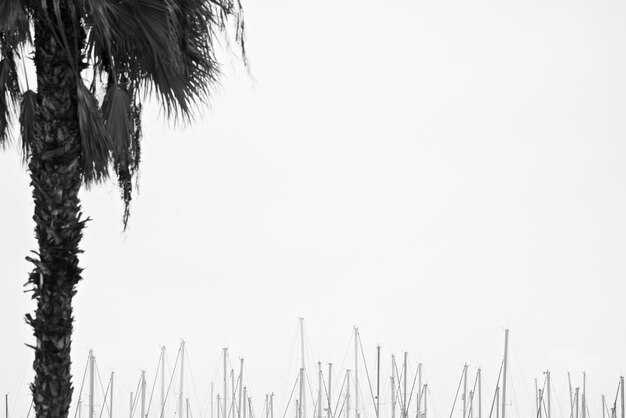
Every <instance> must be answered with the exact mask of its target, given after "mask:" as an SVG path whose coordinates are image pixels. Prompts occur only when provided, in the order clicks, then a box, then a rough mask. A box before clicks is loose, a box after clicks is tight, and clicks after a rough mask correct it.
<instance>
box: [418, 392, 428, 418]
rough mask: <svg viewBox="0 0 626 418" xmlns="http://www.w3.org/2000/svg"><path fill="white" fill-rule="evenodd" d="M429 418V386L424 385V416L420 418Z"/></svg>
mask: <svg viewBox="0 0 626 418" xmlns="http://www.w3.org/2000/svg"><path fill="white" fill-rule="evenodd" d="M427 417H428V384H425V385H424V413H423V416H421V417H419V418H427Z"/></svg>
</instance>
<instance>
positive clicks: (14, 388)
mask: <svg viewBox="0 0 626 418" xmlns="http://www.w3.org/2000/svg"><path fill="white" fill-rule="evenodd" d="M245 9H246V19H247V28H248V32H247V35H248V50H249V55H250V61H251V66H252V67H251V73H252V77H250V76H248V74H247V72H246V71H245V69H243V68H242V65H241V62H240V61H239V60H238V59H237V58H236V57H233V56H232V55H229V56H228V58H227V59H226V61H225V65H224V67H223V71H224V78H223V82H222V86H221V88H220V89H219V93H218V94H217V95H216V96H215V97H214V100H213V102H212V105H211V108H210V109H209V110H207V111H206V114H205V116H204V118H203V119H202V121H201V123H199V124H198V125H197V126H195V127H193V128H187V129H170V127H169V126H168V125H167V124H166V123H164V122H163V121H162V120H161V119H159V118H158V109H157V108H156V107H154V106H153V107H152V108H149V109H148V112H147V114H146V115H145V119H144V122H145V141H144V143H143V144H144V154H143V164H142V169H141V178H140V194H139V195H138V196H136V198H135V200H134V201H133V207H132V208H133V215H132V218H131V220H130V227H129V229H128V231H127V232H126V233H122V231H121V215H122V208H121V203H120V200H119V198H118V191H117V189H116V187H115V185H114V184H113V183H112V182H111V183H109V184H107V185H105V186H103V187H100V188H97V189H95V190H93V191H89V192H87V191H84V192H83V193H82V198H83V201H84V211H85V213H86V214H87V215H88V216H90V217H92V218H93V219H94V220H93V222H90V223H89V226H88V228H87V230H86V232H85V238H84V241H83V245H82V248H83V249H84V250H85V254H84V255H83V257H82V266H83V267H85V269H86V270H85V273H84V280H83V281H82V282H81V283H80V285H79V287H78V295H77V297H76V299H75V307H76V308H75V314H76V326H75V335H74V345H73V350H74V361H75V365H76V368H75V379H74V381H75V386H77V389H76V392H78V387H79V386H80V378H81V376H82V371H83V368H84V364H85V359H86V356H87V351H88V349H89V348H90V347H92V348H93V349H94V350H95V353H96V356H97V359H98V365H99V369H100V372H101V374H102V376H103V377H102V378H103V380H106V378H107V376H108V374H109V373H110V371H111V370H115V371H116V375H117V378H118V379H117V383H116V395H115V396H116V399H117V400H119V402H117V403H116V410H115V415H116V416H121V417H123V416H127V415H128V412H127V411H128V406H127V405H128V396H129V395H128V393H129V392H130V391H131V390H135V387H136V382H137V379H138V376H139V370H140V369H142V368H146V369H147V373H148V379H149V381H148V387H149V388H151V385H152V378H153V375H154V368H155V367H156V363H157V360H158V356H159V349H160V345H162V344H165V345H167V347H168V350H169V351H168V352H169V356H170V361H171V362H172V363H173V360H174V356H175V352H176V350H177V346H178V343H179V341H180V339H181V338H184V339H185V340H186V341H187V343H188V348H189V360H190V361H191V366H192V367H193V368H194V375H193V379H194V382H195V386H196V388H197V392H198V394H199V397H198V399H196V398H195V394H194V391H192V389H193V388H194V385H192V384H191V383H187V388H189V390H190V392H189V396H190V397H191V398H192V400H191V403H192V408H195V406H194V404H196V403H199V404H201V405H206V403H207V402H208V397H207V396H208V395H207V393H208V392H207V391H208V387H209V382H210V380H211V379H213V378H215V370H216V369H215V368H216V366H217V361H218V357H219V355H220V353H221V348H222V347H223V346H225V345H227V346H229V347H230V350H231V358H232V360H231V361H232V363H233V364H234V365H237V363H238V356H244V357H245V359H246V373H247V377H246V380H247V384H248V385H249V386H250V388H251V391H252V394H253V396H254V400H255V407H256V409H257V415H260V412H261V408H262V403H263V399H264V395H265V393H268V392H271V391H274V392H276V411H280V413H279V412H276V418H281V417H282V411H283V408H284V402H285V400H286V397H287V396H288V394H289V390H290V388H291V386H290V385H291V384H292V382H293V379H295V377H296V373H297V368H296V366H295V360H294V359H295V357H296V354H295V352H294V351H293V344H291V343H292V342H293V339H294V335H295V332H296V329H297V322H298V320H297V318H298V317H299V316H303V317H305V318H306V328H307V335H308V338H309V340H310V344H311V347H312V354H311V356H310V358H309V359H308V360H307V361H309V362H311V363H312V362H313V361H317V360H318V359H319V360H321V361H324V362H327V361H333V362H334V363H335V365H336V366H337V367H339V366H340V365H341V364H344V367H348V366H349V365H348V363H347V362H348V361H349V360H350V356H351V354H348V357H346V352H347V351H346V350H349V348H348V347H349V346H348V343H349V341H350V337H351V334H352V326H353V325H358V326H359V327H360V330H361V335H362V339H363V342H364V344H365V349H366V353H367V355H368V357H369V360H370V363H369V364H368V367H369V369H370V373H371V372H372V370H373V368H374V363H373V359H374V353H375V345H376V343H380V344H381V345H382V347H383V356H384V357H383V358H384V366H385V373H386V370H387V369H388V366H389V362H390V361H389V354H390V353H391V352H395V353H397V354H398V355H401V352H402V351H403V350H408V351H409V352H410V360H411V362H412V366H411V367H412V368H413V370H414V369H415V364H416V363H417V362H418V361H421V362H423V363H424V370H425V379H426V381H427V382H428V383H429V384H430V387H431V391H432V395H433V396H432V398H431V400H432V403H431V406H432V407H433V409H431V410H430V412H431V413H432V415H431V416H433V417H434V418H446V417H447V416H448V415H449V413H450V407H451V404H452V400H453V397H454V392H455V390H456V385H457V382H458V378H459V374H460V372H461V368H462V365H463V363H464V362H468V363H469V364H471V365H472V367H476V366H482V368H483V372H484V386H483V387H484V388H485V389H484V391H485V394H484V399H485V401H484V403H485V405H486V404H487V399H489V400H490V397H491V393H492V390H493V384H494V381H495V378H496V375H497V372H498V367H499V364H500V361H501V357H502V352H503V335H504V331H503V330H504V328H510V329H511V363H510V370H511V373H512V379H513V380H512V381H513V391H514V392H515V393H513V392H509V393H511V401H512V404H513V406H512V407H510V408H509V416H511V417H516V418H517V417H530V416H531V415H532V409H533V406H534V398H533V391H534V383H533V379H534V378H535V377H538V378H540V381H541V379H542V378H543V376H542V374H541V373H542V371H544V370H546V369H548V368H549V369H550V370H551V371H552V375H553V381H554V386H555V388H556V390H557V393H555V394H554V396H555V398H556V400H555V402H554V413H555V414H556V415H557V416H558V417H563V418H567V417H568V415H569V412H568V407H567V402H568V401H567V378H566V376H567V375H566V373H567V371H571V372H572V373H573V378H574V384H575V385H576V386H578V385H580V384H581V372H582V371H586V372H587V375H588V382H587V391H588V401H589V403H590V412H591V417H590V418H599V417H600V416H601V410H600V396H601V394H602V393H605V394H606V395H607V397H608V399H609V401H610V402H612V400H613V397H614V393H615V390H616V388H617V382H618V379H619V376H620V375H621V374H624V373H626V351H625V350H626V332H624V331H625V319H626V306H625V303H624V302H625V291H626V285H625V284H624V283H625V282H624V277H625V273H626V262H625V257H624V256H625V254H626V141H625V138H626V25H625V24H624V22H626V3H624V2H622V1H608V0H606V1H605V0H585V1H583V0H579V1H576V0H568V1H555V0H524V1H521V0H520V1H513V0H505V1H500V0H498V1H496V0H474V1H461V0H443V1H437V2H426V1H400V0H390V1H386V2H380V1H370V0H360V1H356V0H340V1H336V0H322V1H316V2H312V1H309V2H302V1H297V0H289V1H287V0H273V1H268V0H255V1H245ZM0 193H1V196H2V198H1V199H0V237H1V239H0V297H1V299H0V393H1V394H2V397H3V398H4V394H5V393H9V399H10V411H9V413H10V417H11V418H13V417H15V418H21V417H25V416H26V413H27V410H28V405H29V399H28V397H27V395H28V391H27V383H28V381H29V380H30V379H31V372H30V369H31V362H32V353H31V352H30V350H29V349H27V348H25V346H24V343H27V342H31V332H30V330H29V328H28V327H27V326H26V325H25V323H24V320H23V317H24V314H25V313H26V312H29V311H30V310H31V309H32V304H31V302H30V301H29V295H28V294H24V293H22V291H23V287H22V286H23V284H24V282H25V280H26V276H27V273H28V271H29V270H30V269H31V266H30V265H29V264H28V263H27V262H26V261H25V260H24V257H25V256H26V255H27V254H28V252H29V251H30V250H31V249H35V242H34V239H33V232H32V230H33V222H32V221H31V216H32V203H31V198H30V190H29V187H28V177H27V175H26V174H25V170H24V168H23V167H22V166H21V165H20V162H19V156H18V152H17V150H16V149H15V148H12V149H9V150H7V151H5V152H2V153H0ZM290 344H291V346H292V349H291V350H290V348H289V347H290ZM311 365H312V364H311ZM350 367H351V365H350ZM472 370H473V369H472ZM472 373H473V372H472ZM384 376H385V378H386V376H387V374H385V375H384ZM103 383H104V384H106V382H103ZM218 387H219V385H218ZM335 391H337V388H335ZM361 392H362V393H363V394H364V395H363V396H364V397H365V396H368V395H367V394H368V389H367V386H366V385H365V382H364V381H362V386H361ZM387 393H388V388H387V392H385V393H384V394H383V401H386V400H387V399H388V395H387ZM155 396H156V395H155ZM75 398H77V394H76V396H75ZM367 399H369V397H367ZM557 401H558V403H559V405H560V406H559V407H558V408H557ZM3 409H4V406H3ZM384 411H385V413H386V414H388V408H387V405H385V407H384ZM367 413H368V414H369V417H370V418H371V416H372V412H371V409H368V412H367ZM73 414H74V409H72V412H71V416H73ZM124 414H126V415H124ZM203 414H204V412H203ZM203 414H200V412H199V411H198V412H196V410H194V411H193V415H194V417H195V418H200V417H203V418H208V417H207V416H206V415H205V414H204V415H203ZM289 414H290V415H289V416H291V414H292V412H291V411H290V412H289Z"/></svg>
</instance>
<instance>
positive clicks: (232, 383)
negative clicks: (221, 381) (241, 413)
mask: <svg viewBox="0 0 626 418" xmlns="http://www.w3.org/2000/svg"><path fill="white" fill-rule="evenodd" d="M230 388H231V391H232V393H231V396H232V397H231V401H230V410H231V411H233V417H234V416H235V412H236V411H235V395H236V391H237V389H236V388H235V371H234V370H233V369H230ZM229 415H230V413H229Z"/></svg>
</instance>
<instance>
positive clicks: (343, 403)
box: [337, 396, 348, 416]
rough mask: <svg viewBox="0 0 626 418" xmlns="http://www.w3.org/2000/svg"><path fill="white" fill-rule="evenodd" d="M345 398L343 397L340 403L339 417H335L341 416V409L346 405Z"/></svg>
mask: <svg viewBox="0 0 626 418" xmlns="http://www.w3.org/2000/svg"><path fill="white" fill-rule="evenodd" d="M347 398H348V397H347V396H344V397H343V402H342V403H341V409H340V410H339V415H337V416H341V413H342V412H343V407H344V406H345V405H346V399H347ZM340 399H341V398H340ZM337 406H339V405H337Z"/></svg>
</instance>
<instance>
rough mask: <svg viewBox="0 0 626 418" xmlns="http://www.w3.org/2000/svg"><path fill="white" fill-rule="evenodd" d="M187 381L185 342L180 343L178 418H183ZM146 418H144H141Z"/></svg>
mask: <svg viewBox="0 0 626 418" xmlns="http://www.w3.org/2000/svg"><path fill="white" fill-rule="evenodd" d="M184 379H185V340H182V341H181V342H180V386H179V388H180V393H179V394H178V418H183V390H184V387H183V384H184V381H185V380H184ZM141 418H144V417H141Z"/></svg>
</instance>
